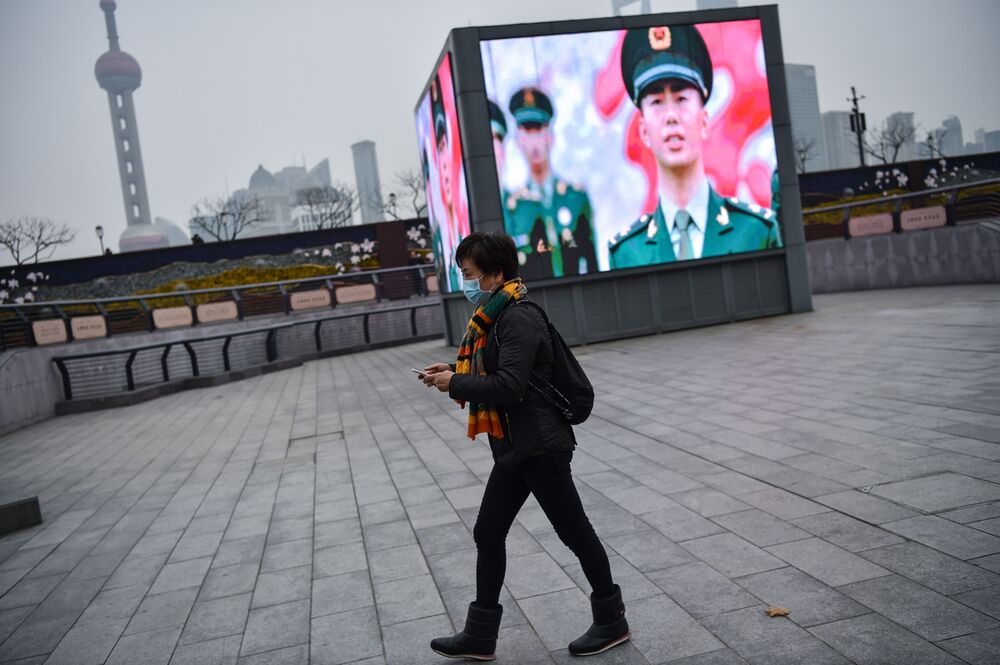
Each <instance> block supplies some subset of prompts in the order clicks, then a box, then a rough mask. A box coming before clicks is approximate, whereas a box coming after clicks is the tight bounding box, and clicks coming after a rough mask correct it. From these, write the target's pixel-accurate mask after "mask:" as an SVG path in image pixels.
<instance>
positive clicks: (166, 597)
mask: <svg viewBox="0 0 1000 665" xmlns="http://www.w3.org/2000/svg"><path fill="white" fill-rule="evenodd" d="M197 595H198V589H197V588H196V587H190V588H187V589H180V590H178V591H168V592H167V593H161V594H159V595H156V596H147V597H146V598H145V599H144V600H143V601H142V603H141V604H140V605H139V609H138V610H136V613H135V614H134V615H133V616H132V620H131V621H130V622H129V624H128V626H127V627H126V628H125V634H126V635H131V634H133V633H143V632H146V631H149V630H156V629H157V628H166V627H168V626H183V625H184V622H185V621H187V618H188V614H190V613H191V608H192V607H193V606H194V601H195V598H196V597H197Z"/></svg>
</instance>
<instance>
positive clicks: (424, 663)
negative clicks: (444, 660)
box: [382, 614, 451, 665]
mask: <svg viewBox="0 0 1000 665" xmlns="http://www.w3.org/2000/svg"><path fill="white" fill-rule="evenodd" d="M450 634H451V623H450V622H449V621H448V617H446V616H445V615H444V614H439V615H437V616H432V617H427V618H424V619H416V620H414V621H406V622H404V623H396V624H393V625H391V626H386V627H385V628H383V629H382V642H383V646H384V648H385V660H386V662H387V663H407V664H408V665H409V663H413V665H437V664H439V663H441V656H439V655H438V654H436V653H434V652H433V651H431V649H430V646H429V642H430V640H429V639H426V638H427V636H428V635H430V636H433V637H437V636H439V635H450Z"/></svg>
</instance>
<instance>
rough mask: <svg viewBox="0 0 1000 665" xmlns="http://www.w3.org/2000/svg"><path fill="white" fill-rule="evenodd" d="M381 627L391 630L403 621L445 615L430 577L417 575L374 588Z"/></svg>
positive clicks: (380, 583)
mask: <svg viewBox="0 0 1000 665" xmlns="http://www.w3.org/2000/svg"><path fill="white" fill-rule="evenodd" d="M375 603H376V605H377V606H378V618H379V623H381V624H382V625H383V626H388V625H390V624H394V623H401V622H403V621H411V620H413V619H422V618H424V617H429V616H433V615H435V614H444V612H445V608H444V604H443V603H442V602H441V596H440V595H438V590H437V587H435V586H434V579H433V578H432V577H431V576H430V575H417V576H416V577H407V578H405V579H400V580H392V581H389V582H379V583H376V584H375Z"/></svg>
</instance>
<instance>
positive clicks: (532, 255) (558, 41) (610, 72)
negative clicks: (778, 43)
mask: <svg viewBox="0 0 1000 665" xmlns="http://www.w3.org/2000/svg"><path fill="white" fill-rule="evenodd" d="M480 50H481V55H482V62H483V73H484V75H485V79H486V90H487V97H488V99H489V111H490V126H491V128H492V131H493V146H494V153H495V156H496V163H497V178H498V181H499V184H500V192H501V197H502V199H503V200H502V202H501V203H502V207H503V214H504V225H505V227H506V229H507V232H508V233H509V234H510V235H511V236H513V237H514V239H515V242H516V244H517V246H518V255H519V259H520V261H521V264H522V267H521V272H522V274H523V275H524V276H525V277H527V278H545V277H561V276H564V275H578V274H585V273H592V272H596V271H605V270H610V269H617V268H631V267H637V266H644V265H653V264H662V263H667V262H671V261H681V260H685V261H686V260H697V259H703V258H708V257H713V256H721V255H726V254H734V253H741V252H751V251H757V250H762V249H770V248H774V247H780V246H781V244H782V237H781V229H780V227H779V223H778V220H777V213H776V211H775V210H774V208H773V207H772V200H773V193H774V192H776V191H777V177H776V176H775V167H776V164H777V158H776V154H775V145H774V134H773V131H772V126H771V105H770V98H769V94H768V84H767V74H766V68H765V65H764V51H763V44H762V41H761V26H760V22H759V21H757V20H747V21H730V22H719V23H700V24H697V25H676V26H656V27H646V28H641V29H630V30H618V31H605V32H590V33H577V34H563V35H547V36H538V37H523V38H510V39H499V40H489V41H483V42H481V43H480ZM774 207H776V200H775V201H774Z"/></svg>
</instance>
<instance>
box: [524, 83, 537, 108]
mask: <svg viewBox="0 0 1000 665" xmlns="http://www.w3.org/2000/svg"><path fill="white" fill-rule="evenodd" d="M524 105H525V106H528V107H532V106H534V105H535V91H534V90H532V89H531V88H528V89H527V90H525V91H524Z"/></svg>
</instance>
